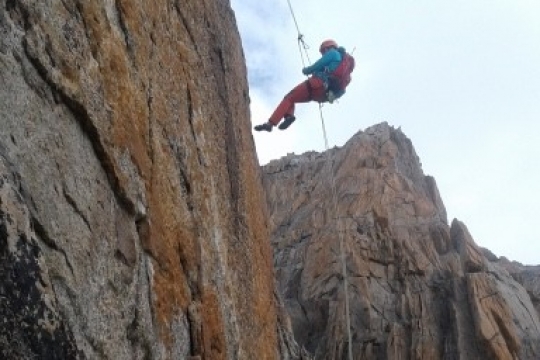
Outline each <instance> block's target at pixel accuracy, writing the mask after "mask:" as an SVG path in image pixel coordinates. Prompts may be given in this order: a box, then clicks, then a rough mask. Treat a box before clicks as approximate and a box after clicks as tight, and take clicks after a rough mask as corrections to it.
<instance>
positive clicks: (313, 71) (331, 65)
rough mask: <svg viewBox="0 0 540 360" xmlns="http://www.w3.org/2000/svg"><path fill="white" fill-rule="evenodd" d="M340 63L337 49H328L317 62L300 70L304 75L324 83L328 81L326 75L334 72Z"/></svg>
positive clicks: (339, 54)
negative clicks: (311, 76) (314, 77)
mask: <svg viewBox="0 0 540 360" xmlns="http://www.w3.org/2000/svg"><path fill="white" fill-rule="evenodd" d="M340 62H341V53H340V52H339V50H338V49H330V50H328V51H327V52H325V53H324V55H323V56H322V57H321V58H320V59H319V60H317V61H316V62H315V63H314V64H313V65H311V66H308V67H305V68H304V69H303V70H302V73H304V75H313V76H316V77H318V78H320V79H322V80H323V81H324V82H326V81H327V80H328V75H329V74H330V73H331V72H332V71H334V70H336V68H337V67H338V66H339V63H340Z"/></svg>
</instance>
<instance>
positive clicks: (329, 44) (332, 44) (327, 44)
mask: <svg viewBox="0 0 540 360" xmlns="http://www.w3.org/2000/svg"><path fill="white" fill-rule="evenodd" d="M331 47H333V48H336V49H337V47H338V44H337V42H335V41H334V40H324V41H323V42H322V43H321V46H320V47H319V52H320V53H321V54H322V53H323V51H324V50H326V49H328V48H331Z"/></svg>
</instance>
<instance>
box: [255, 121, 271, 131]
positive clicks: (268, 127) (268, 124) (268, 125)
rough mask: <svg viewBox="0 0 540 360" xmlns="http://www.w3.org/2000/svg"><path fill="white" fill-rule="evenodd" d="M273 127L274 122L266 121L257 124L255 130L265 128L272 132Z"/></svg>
mask: <svg viewBox="0 0 540 360" xmlns="http://www.w3.org/2000/svg"><path fill="white" fill-rule="evenodd" d="M272 127H273V125H272V124H270V123H269V122H265V123H264V124H261V125H256V126H255V130H256V131H263V130H264V131H268V132H270V131H272Z"/></svg>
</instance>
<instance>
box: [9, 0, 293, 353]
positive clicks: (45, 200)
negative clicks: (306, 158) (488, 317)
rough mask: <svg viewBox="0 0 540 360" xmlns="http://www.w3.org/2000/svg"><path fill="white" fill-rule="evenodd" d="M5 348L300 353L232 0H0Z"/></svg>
mask: <svg viewBox="0 0 540 360" xmlns="http://www.w3.org/2000/svg"><path fill="white" fill-rule="evenodd" d="M0 84H1V86H0V259H1V262H0V321H2V326H1V327H0V357H1V358H24V359H26V358H28V359H33V358H39V359H73V358H81V359H212V360H214V359H231V360H232V359H276V358H284V359H289V358H291V359H293V358H298V357H299V356H301V352H300V351H299V348H298V347H297V346H296V345H295V344H294V343H293V342H291V341H292V336H290V334H289V333H288V332H287V324H286V319H285V318H283V316H282V315H281V313H280V310H279V304H278V303H276V301H277V299H278V297H274V279H273V272H272V261H271V248H270V245H269V243H268V234H267V220H266V216H265V206H264V197H263V195H262V191H261V190H262V186H261V179H260V169H259V166H258V162H257V159H256V155H255V150H254V144H253V138H252V135H251V124H250V121H249V107H248V106H249V98H248V88H247V80H246V69H245V60H244V56H243V53H242V49H241V44H240V38H239V34H238V30H237V27H236V23H235V20H234V14H233V12H232V10H231V8H230V4H229V2H228V1H226V0H216V1H177V0H170V1H167V0H156V1H140V0H115V1H109V0H107V1H105V0H102V1H87V0H76V1H62V0H43V1H42V0H40V1H37V0H0Z"/></svg>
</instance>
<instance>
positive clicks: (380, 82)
mask: <svg viewBox="0 0 540 360" xmlns="http://www.w3.org/2000/svg"><path fill="white" fill-rule="evenodd" d="M291 4H292V6H293V9H294V12H295V15H296V18H297V20H298V24H299V26H300V30H301V32H302V34H303V35H304V37H305V40H306V42H307V43H308V44H309V45H310V46H311V49H310V52H309V54H310V57H311V59H312V60H313V61H314V60H316V59H317V58H318V56H319V55H318V52H317V49H318V45H319V43H320V42H321V41H322V40H324V39H326V38H333V39H335V40H336V41H337V42H338V43H340V44H341V45H344V46H345V47H347V48H348V49H349V50H352V49H353V48H355V51H354V55H355V58H356V60H357V69H356V70H355V72H354V73H353V83H352V84H351V86H350V87H349V89H348V92H347V95H346V96H345V97H344V98H343V99H342V100H340V102H339V104H334V105H325V106H324V108H323V111H324V117H325V122H326V125H327V131H328V137H329V141H330V145H331V146H334V145H337V146H341V145H343V144H344V143H345V142H346V141H347V140H348V139H350V138H351V137H352V136H353V135H354V134H355V133H356V132H357V131H359V130H363V129H365V128H367V127H369V126H371V125H373V124H376V123H379V122H382V121H387V122H388V123H389V124H390V125H392V126H395V127H401V129H402V130H403V132H404V133H405V134H406V135H407V136H408V137H409V138H410V139H411V140H412V142H413V145H414V146H415V149H416V152H417V154H418V156H419V157H420V159H421V161H422V165H423V170H424V173H426V174H428V175H432V176H433V177H434V178H435V179H436V181H437V184H438V187H439V190H440V192H441V196H442V198H443V201H444V203H445V206H446V209H447V211H448V216H449V221H451V220H452V219H453V218H458V219H459V220H461V221H463V222H464V223H465V224H466V225H467V227H468V228H469V230H470V232H471V234H472V236H473V237H474V239H475V241H476V242H477V243H478V244H479V245H481V246H484V247H486V248H488V249H490V250H491V251H493V252H494V253H495V254H496V255H498V256H506V257H508V258H509V259H510V260H517V261H520V262H522V263H525V264H540V230H538V229H537V228H536V226H537V224H536V222H537V221H538V220H537V218H538V214H540V191H539V188H540V169H539V166H540V142H539V140H540V0H534V1H533V0H504V1H503V0H453V1H448V0H446V1H443V0H440V1H438V0H409V1H407V0H399V1H398V0H392V1H390V0H388V1H385V0H369V1H368V0H342V1H337V0H336V1H331V2H329V1H322V0H291ZM231 5H232V7H233V10H234V11H235V13H236V17H237V21H238V26H239V29H240V33H241V36H242V42H243V46H244V52H245V56H246V60H247V65H248V74H249V81H250V96H251V112H252V122H253V124H258V123H262V122H264V121H266V120H267V118H268V116H269V115H270V114H271V112H272V111H273V109H274V107H275V106H276V105H277V103H278V102H279V101H280V100H281V98H282V97H283V95H284V94H285V93H286V92H288V91H289V90H290V89H291V88H292V87H293V86H294V85H296V84H297V83H298V82H300V81H302V80H304V77H303V76H302V73H301V68H302V63H301V58H300V54H299V51H298V47H297V41H296V39H297V31H296V28H295V26H294V22H293V20H292V16H291V14H290V12H289V8H288V5H287V0H268V1H265V2H258V1H253V0H232V1H231ZM296 115H297V119H298V120H297V121H296V122H295V123H294V124H293V125H292V126H291V127H290V128H289V129H288V130H286V131H279V130H278V129H275V130H274V131H273V132H272V133H266V132H265V133H257V132H254V135H253V136H254V138H255V142H256V146H257V153H258V156H259V160H260V162H261V164H265V163H267V162H268V161H270V160H271V159H275V158H279V157H281V156H284V155H286V154H287V153H292V152H294V153H296V154H301V153H303V152H305V151H310V150H315V151H323V150H324V139H323V136H322V130H321V123H320V118H319V113H318V106H317V104H316V103H310V104H301V105H299V106H298V108H297V112H296Z"/></svg>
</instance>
